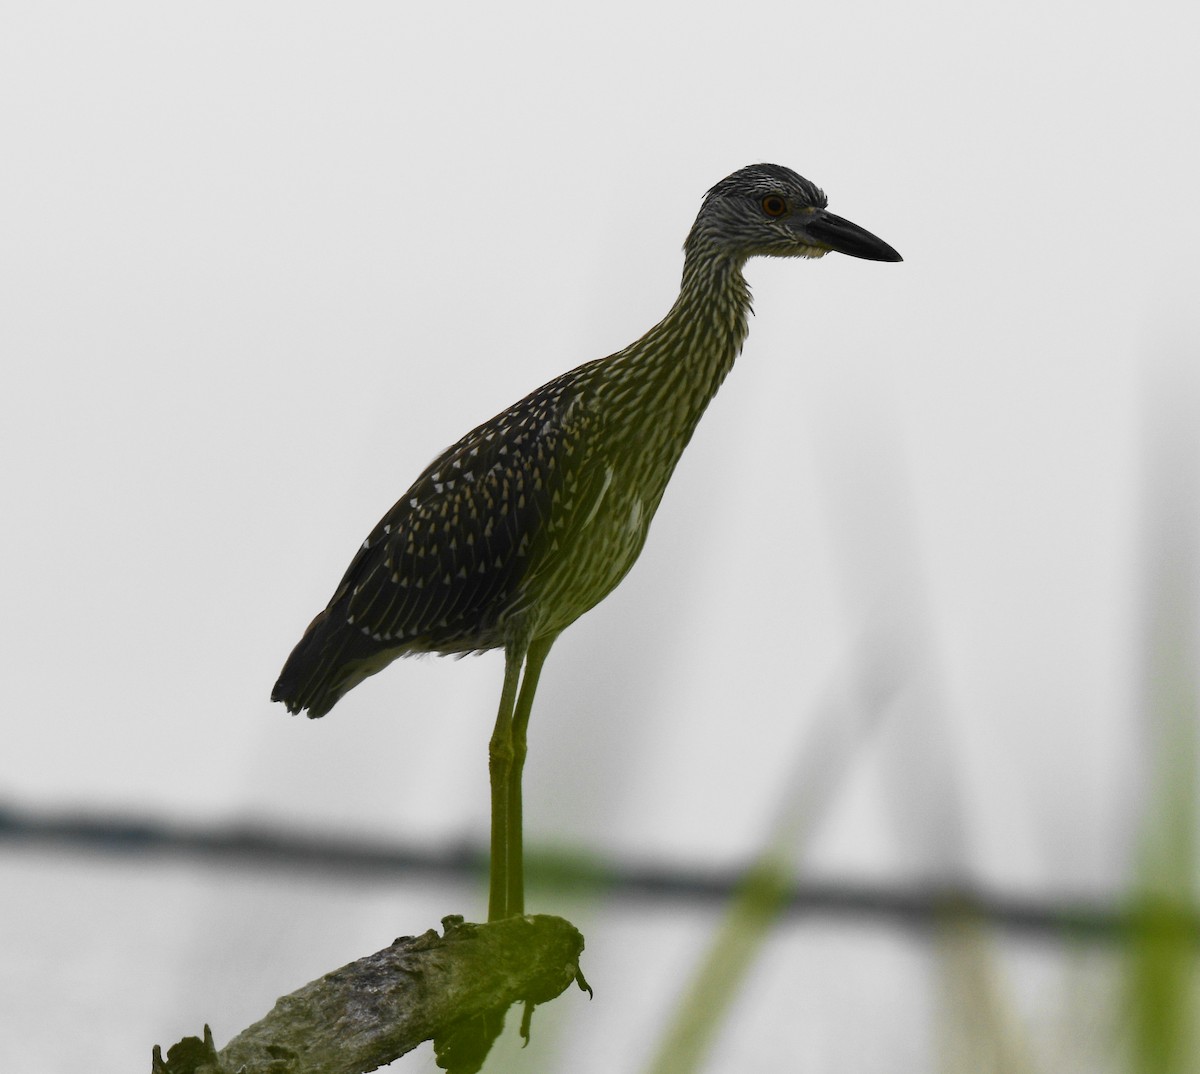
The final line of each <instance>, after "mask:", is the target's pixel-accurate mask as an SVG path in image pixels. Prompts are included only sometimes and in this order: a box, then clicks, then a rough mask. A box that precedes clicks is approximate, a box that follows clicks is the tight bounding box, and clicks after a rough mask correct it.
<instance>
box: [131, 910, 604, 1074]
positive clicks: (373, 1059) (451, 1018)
mask: <svg viewBox="0 0 1200 1074" xmlns="http://www.w3.org/2000/svg"><path fill="white" fill-rule="evenodd" d="M442 925H443V928H444V934H443V935H441V936H439V935H438V934H437V932H435V931H434V930H433V929H430V930H429V931H428V932H426V933H424V934H423V935H421V936H415V937H414V936H402V937H400V939H398V940H396V941H395V942H394V943H392V944H391V946H389V947H386V948H384V949H383V950H382V951H377V952H376V953H375V954H373V955H367V956H366V957H365V958H360V959H358V960H357V961H356V962H351V963H350V964H349V965H346V966H343V967H342V968H341V969H337V970H334V971H333V972H332V973H327V974H326V975H325V976H324V977H321V978H320V979H319V980H316V981H312V982H310V983H309V984H306V985H305V986H304V987H303V988H300V989H298V990H297V991H295V992H293V993H291V995H288V996H284V997H283V998H282V999H280V1000H279V1001H278V1002H277V1003H276V1004H275V1007H274V1009H273V1010H272V1011H271V1013H270V1014H268V1015H267V1016H266V1017H265V1018H263V1019H262V1021H260V1022H256V1023H255V1024H254V1025H252V1026H250V1028H248V1029H246V1030H244V1031H243V1032H241V1033H239V1034H238V1035H237V1036H236V1037H234V1038H233V1040H231V1041H230V1042H229V1043H228V1044H227V1045H226V1046H225V1047H224V1048H222V1049H221V1050H220V1051H219V1052H218V1051H217V1050H216V1047H215V1045H214V1043H213V1037H212V1033H211V1031H210V1030H209V1028H208V1026H205V1027H204V1039H203V1040H201V1039H199V1038H197V1037H185V1038H184V1039H183V1040H181V1041H180V1042H179V1043H178V1044H175V1045H173V1046H172V1047H171V1048H170V1049H169V1050H168V1052H167V1057H166V1059H165V1060H164V1059H163V1056H162V1051H161V1049H160V1048H159V1047H158V1045H155V1047H154V1058H153V1065H152V1068H151V1069H152V1071H153V1074H363V1072H365V1071H370V1070H375V1069H376V1068H378V1067H381V1066H384V1065H386V1064H387V1063H390V1062H392V1060H394V1059H396V1058H398V1057H399V1056H401V1055H404V1054H405V1053H406V1052H409V1051H411V1050H412V1049H413V1048H415V1047H416V1046H417V1045H418V1044H421V1043H422V1042H423V1041H426V1040H432V1041H433V1042H434V1049H435V1052H436V1054H437V1061H438V1065H439V1066H440V1067H442V1068H444V1069H446V1070H449V1071H451V1072H452V1074H473V1072H474V1071H477V1070H478V1069H479V1068H480V1067H481V1066H482V1065H483V1060H484V1058H485V1057H486V1056H487V1053H488V1050H489V1049H490V1048H491V1045H492V1042H493V1041H494V1040H495V1038H496V1037H497V1036H499V1034H500V1030H501V1029H502V1028H503V1026H504V1016H505V1013H506V1012H507V1011H508V1008H509V1007H511V1006H512V1005H513V1004H514V1003H523V1004H524V1005H525V1013H524V1018H523V1020H522V1024H521V1032H522V1034H523V1035H524V1036H525V1037H526V1038H528V1035H529V1019H530V1016H531V1014H532V1011H533V1007H534V1005H536V1004H539V1003H545V1002H547V1001H548V1000H551V999H554V998H555V997H556V996H558V995H560V994H561V993H562V992H563V991H564V990H565V989H566V988H567V986H568V985H570V984H571V982H572V981H576V982H578V984H579V986H580V987H581V988H584V989H587V991H588V992H589V993H590V992H591V989H590V988H588V986H587V982H586V981H585V980H584V978H583V974H582V973H581V972H580V969H579V956H580V954H581V953H582V951H583V937H582V936H581V935H580V933H579V932H578V930H577V929H576V928H575V927H574V926H573V925H571V924H570V922H568V921H564V920H563V919H562V918H559V917H550V916H548V915H543V914H539V915H532V916H529V917H512V918H506V919H504V920H501V921H494V922H489V923H488V924H486V925H476V924H471V923H469V922H464V921H463V919H462V918H461V917H446V918H443V919H442Z"/></svg>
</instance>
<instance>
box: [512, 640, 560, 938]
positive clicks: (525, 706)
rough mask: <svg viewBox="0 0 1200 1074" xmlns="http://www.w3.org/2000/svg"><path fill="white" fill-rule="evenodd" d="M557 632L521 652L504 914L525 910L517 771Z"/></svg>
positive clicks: (520, 812)
mask: <svg viewBox="0 0 1200 1074" xmlns="http://www.w3.org/2000/svg"><path fill="white" fill-rule="evenodd" d="M556 637H557V635H553V634H552V635H551V636H550V637H548V638H537V639H535V640H534V641H533V642H531V643H530V645H529V651H528V652H527V653H526V654H525V671H524V673H523V674H522V676H521V693H520V695H519V696H518V698H517V705H516V711H515V712H514V713H513V721H512V745H513V758H512V772H511V775H510V779H509V783H508V811H507V817H508V863H507V870H506V871H507V875H508V894H507V896H506V899H505V902H506V908H507V911H508V916H510V917H514V916H517V915H520V914H523V913H525V842H524V832H523V824H522V817H523V809H522V805H521V774H522V772H523V771H524V769H525V754H526V752H527V749H526V742H525V732H526V729H527V728H528V727H529V713H530V710H531V709H532V708H533V695H534V694H535V693H537V687H538V679H539V678H540V676H541V674H542V665H543V664H544V663H545V662H546V655H547V654H548V653H549V652H550V646H551V645H553V644H554V639H555V638H556Z"/></svg>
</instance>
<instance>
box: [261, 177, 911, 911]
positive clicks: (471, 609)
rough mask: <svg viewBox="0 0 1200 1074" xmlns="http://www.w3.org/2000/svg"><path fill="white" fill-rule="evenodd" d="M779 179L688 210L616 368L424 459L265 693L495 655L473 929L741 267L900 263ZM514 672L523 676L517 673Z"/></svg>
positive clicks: (682, 429) (629, 554) (331, 699)
mask: <svg viewBox="0 0 1200 1074" xmlns="http://www.w3.org/2000/svg"><path fill="white" fill-rule="evenodd" d="M826 204H827V202H826V198H825V195H824V194H823V193H822V192H821V191H820V190H819V189H818V188H817V187H816V186H814V185H813V184H812V183H810V182H809V181H808V180H807V179H804V178H802V177H801V176H799V175H797V174H796V173H795V172H793V171H791V170H789V169H788V168H783V167H780V166H778V165H775V164H757V165H752V166H751V167H748V168H743V169H741V170H740V171H737V172H734V173H733V174H732V175H731V176H729V177H728V178H727V179H723V180H721V182H719V183H718V184H717V185H716V186H714V187H713V188H712V189H711V190H710V191H709V192H708V194H707V196H706V197H705V199H704V204H703V205H702V206H701V209H700V214H699V216H697V218H696V223H695V224H694V225H693V227H692V230H691V232H690V234H689V235H688V237H687V241H686V243H685V244H684V252H685V258H684V265H683V283H682V286H681V288H680V292H679V297H678V299H676V301H675V304H674V306H672V307H671V310H670V312H669V313H668V314H667V315H666V317H664V318H663V319H662V321H660V322H659V323H658V324H657V325H655V326H654V327H653V328H651V329H650V331H649V332H647V333H646V334H645V335H644V336H643V337H642V338H641V339H639V340H638V341H637V342H636V343H633V344H631V345H630V346H628V347H626V348H625V349H624V350H623V351H619V352H618V353H616V354H613V355H610V356H609V357H607V358H601V359H599V360H598V361H593V362H588V363H587V364H585V365H581V366H579V367H578V368H576V369H572V370H571V371H570V372H569V373H564V374H563V375H562V376H560V377H557V378H555V379H554V380H552V381H550V383H549V384H545V385H543V386H542V387H541V388H538V389H537V391H535V392H533V393H532V394H531V395H527V396H526V397H525V398H524V399H522V400H521V401H520V402H518V403H515V404H513V405H512V406H511V407H509V408H508V409H507V410H505V411H503V412H502V413H500V414H497V415H496V417H494V418H492V419H491V420H490V421H486V422H484V423H483V424H482V425H480V426H479V427H478V428H476V429H473V430H472V431H471V432H469V433H467V435H466V436H464V437H463V438H462V439H461V440H459V441H458V443H456V444H454V445H453V446H452V447H450V448H449V449H448V450H446V451H445V452H443V453H442V454H441V455H440V456H438V458H436V459H435V460H434V461H433V463H432V464H430V466H429V468H428V469H427V470H426V471H425V472H424V473H423V474H422V475H421V476H420V477H419V478H417V481H416V483H415V484H414V485H413V486H412V488H410V489H409V490H408V491H407V492H406V493H405V494H404V495H403V497H401V499H400V500H399V502H398V503H397V504H396V505H395V506H394V507H393V508H392V509H391V510H390V511H389V512H388V513H387V514H386V515H384V517H383V519H382V520H381V521H380V523H379V524H378V525H377V526H376V527H375V529H374V530H372V531H371V533H370V535H369V536H368V537H367V539H366V540H365V541H363V543H362V547H361V548H359V550H358V554H357V555H356V556H355V557H354V560H353V562H351V564H350V567H349V569H348V570H347V571H346V574H345V576H344V577H343V578H342V581H341V584H340V585H339V586H338V587H337V590H336V592H335V593H334V595H333V599H332V600H330V602H329V605H328V607H326V608H325V610H324V611H323V612H321V613H320V615H318V616H317V617H316V618H315V619H314V620H313V621H312V623H311V624H310V625H309V627H308V630H307V631H305V633H304V637H303V638H301V639H300V643H299V644H298V645H297V646H296V648H295V649H294V650H293V652H292V654H291V656H290V657H288V660H287V663H286V664H285V665H284V668H283V671H282V673H281V674H280V676H279V681H278V682H277V683H276V684H275V689H274V691H273V693H272V695H271V697H272V699H273V700H275V701H282V702H284V703H285V704H286V705H287V707H288V710H289V711H291V712H300V711H302V710H305V709H307V711H308V715H309V716H310V717H317V716H324V715H325V713H327V712H328V711H329V710H330V709H331V708H333V706H334V705H335V704H336V703H337V701H338V699H339V698H340V697H341V696H342V695H343V694H344V693H346V691H347V690H350V689H353V687H355V686H356V685H357V684H358V683H360V682H362V681H363V679H365V678H366V677H367V676H369V675H373V674H375V672H377V671H381V670H382V669H383V668H384V667H386V666H387V665H388V664H390V663H391V662H392V661H393V660H395V659H396V657H398V656H405V655H408V654H409V653H430V652H433V653H468V652H476V651H482V650H485V649H499V648H502V649H503V650H504V659H505V666H504V688H503V691H502V693H501V697H500V712H499V714H498V716H497V717H496V725H495V730H494V732H493V734H492V739H491V743H490V749H489V771H490V774H491V781H492V845H491V853H492V867H491V886H490V891H489V902H488V916H489V919H495V918H498V917H504V916H507V915H510V914H520V913H523V912H524V887H523V870H522V847H521V770H522V766H523V764H524V760H525V730H526V725H527V723H528V720H529V712H530V708H531V706H532V704H533V695H534V692H535V691H536V689H537V682H538V676H539V674H540V673H541V670H542V664H543V662H544V661H545V659H546V654H547V653H548V652H549V651H550V646H551V645H553V644H554V639H555V638H557V637H558V635H559V633H560V632H561V631H562V630H563V629H564V628H566V627H568V626H570V625H571V623H573V622H574V621H575V620H576V619H578V618H579V617H580V616H581V615H582V614H583V613H584V612H586V611H587V610H588V609H589V608H592V607H593V606H594V605H596V604H598V603H599V602H600V601H601V600H603V599H604V598H605V596H607V595H608V594H609V593H610V592H612V590H613V588H614V587H615V586H616V585H617V583H619V582H620V581H621V579H622V578H624V577H625V574H626V573H627V572H628V570H629V568H630V567H632V566H633V563H634V561H635V560H636V559H637V557H638V554H639V553H640V552H641V550H642V544H643V543H644V542H645V540H646V533H647V531H648V529H649V527H650V520H651V519H652V518H653V517H654V512H655V511H656V510H657V509H658V504H659V501H660V500H661V499H662V495H663V491H664V490H665V489H666V487H667V482H668V481H669V480H670V478H671V474H672V472H673V471H674V469H675V464H676V463H677V462H678V461H679V457H680V456H681V455H682V454H683V450H684V448H685V447H687V444H688V441H689V440H690V439H691V436H692V433H693V432H694V431H695V428H696V424H697V423H698V422H699V421H700V416H701V415H702V414H703V413H704V408H705V407H706V406H707V405H708V403H709V400H710V399H712V397H713V396H714V395H715V394H716V391H717V389H718V388H719V387H720V385H721V382H722V381H723V380H724V379H725V375H726V374H727V373H728V372H729V370H730V368H731V367H732V366H733V362H734V359H735V358H736V357H737V355H738V352H739V351H740V350H741V347H742V342H743V340H744V339H745V337H746V331H747V317H748V315H749V313H750V291H749V289H748V288H747V286H746V281H745V279H744V278H743V277H742V266H743V264H744V263H745V262H746V260H747V258H750V257H755V256H760V255H766V256H772V257H821V256H822V255H824V254H825V253H827V252H829V251H830V250H836V251H838V252H840V253H844V254H849V255H851V256H852V257H861V258H867V259H869V260H872V261H899V260H901V258H900V255H899V254H898V253H896V251H895V250H893V249H892V248H891V247H890V246H888V245H887V243H885V242H883V241H881V240H880V239H877V238H876V237H875V236H874V235H872V234H870V233H869V232H867V231H864V230H863V229H862V228H860V227H858V226H856V225H855V224H852V223H850V222H849V221H848V220H843V219H842V218H841V217H839V216H834V215H833V214H832V213H830V212H828V211H827V210H826V208H825V206H826ZM522 668H523V669H524V670H523V672H522Z"/></svg>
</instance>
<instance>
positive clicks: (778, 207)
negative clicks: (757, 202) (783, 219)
mask: <svg viewBox="0 0 1200 1074" xmlns="http://www.w3.org/2000/svg"><path fill="white" fill-rule="evenodd" d="M762 210H763V212H764V213H766V214H767V215H768V216H782V215H783V214H784V213H786V212H787V202H786V201H784V200H783V198H781V197H780V196H779V195H778V194H768V195H767V196H766V197H765V198H763V200H762Z"/></svg>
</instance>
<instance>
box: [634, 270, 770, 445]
mask: <svg viewBox="0 0 1200 1074" xmlns="http://www.w3.org/2000/svg"><path fill="white" fill-rule="evenodd" d="M741 267H742V263H741V261H735V260H733V259H728V258H720V257H716V256H712V255H711V254H708V253H707V252H705V251H700V250H695V249H689V251H688V255H687V259H686V261H685V262H684V268H683V283H682V285H681V287H680V291H679V297H678V298H677V299H676V300H675V304H674V305H673V306H672V307H671V310H670V312H669V313H668V314H667V315H666V317H664V318H663V319H662V320H661V321H659V323H658V324H656V325H655V326H654V327H653V328H652V329H650V331H649V332H647V333H646V334H645V335H644V336H643V337H642V338H641V339H639V340H638V341H637V342H636V343H633V344H631V345H630V346H628V347H626V348H625V350H623V351H621V352H620V353H619V354H617V355H614V356H613V359H612V362H613V363H614V365H619V366H621V367H622V368H621V371H620V372H621V374H622V375H620V376H617V377H614V378H613V380H612V382H611V383H613V384H616V385H620V386H621V387H622V388H624V389H626V390H627V391H628V393H629V395H628V398H629V404H630V406H631V408H634V409H636V411H637V412H638V413H640V414H641V415H643V416H644V418H645V420H646V426H645V428H644V431H643V435H644V436H645V437H646V438H647V440H648V442H647V443H646V445H645V447H646V448H647V449H648V450H655V449H657V450H658V451H660V452H664V453H666V454H669V455H673V456H674V460H672V462H673V461H677V460H678V457H679V455H681V454H682V453H683V449H684V447H686V446H687V442H688V440H690V439H691V435H692V433H693V432H694V431H695V428H696V425H697V423H698V422H699V421H700V418H701V416H702V415H703V413H704V410H705V408H706V407H707V406H708V404H709V401H710V400H711V399H712V397H713V396H714V395H716V394H717V389H718V388H720V386H721V382H722V381H723V380H724V379H725V377H726V375H727V374H728V373H729V370H730V369H732V368H733V363H734V360H735V359H736V358H737V356H738V354H739V352H740V351H741V349H742V344H743V342H744V341H745V339H746V333H747V331H748V327H749V326H748V319H749V316H750V312H751V309H750V289H749V287H747V285H746V280H745V277H744V276H743V275H742V271H741ZM622 394H624V392H622ZM614 402H617V403H618V405H619V402H618V401H617V400H614Z"/></svg>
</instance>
